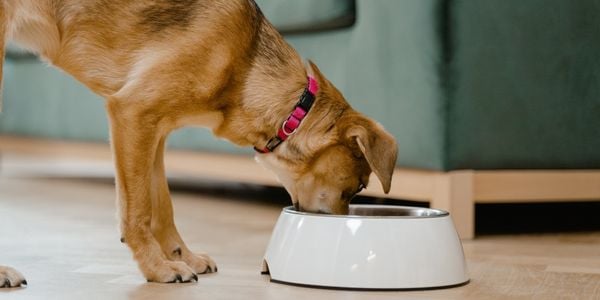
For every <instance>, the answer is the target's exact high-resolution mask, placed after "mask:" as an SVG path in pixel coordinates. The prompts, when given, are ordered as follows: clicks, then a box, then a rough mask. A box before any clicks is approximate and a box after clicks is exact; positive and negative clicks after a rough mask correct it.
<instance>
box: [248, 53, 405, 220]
mask: <svg viewBox="0 0 600 300" xmlns="http://www.w3.org/2000/svg"><path fill="white" fill-rule="evenodd" d="M309 68H310V71H309V72H313V74H314V75H313V76H314V77H315V78H316V79H317V81H318V82H319V85H320V90H319V92H318V94H317V95H316V96H317V97H316V98H317V100H316V101H315V104H314V106H313V108H312V109H311V111H310V112H309V114H308V116H307V118H306V119H305V121H304V122H303V123H302V125H301V126H300V128H299V129H298V131H297V132H296V133H295V134H294V135H292V136H291V137H290V138H289V139H288V140H287V141H285V142H284V143H282V144H281V145H280V146H279V149H277V150H276V151H275V152H276V153H273V154H267V155H259V156H258V161H259V162H263V163H264V164H265V165H266V166H267V167H269V168H270V169H271V170H273V171H274V172H275V173H276V174H277V176H278V178H279V180H280V181H281V183H282V184H283V185H284V187H285V188H286V190H287V191H288V193H289V194H290V195H291V197H292V202H293V203H294V205H295V206H296V207H297V208H298V209H300V210H302V211H309V212H322V213H333V214H346V213H348V206H349V204H350V200H351V199H352V198H353V197H354V195H356V194H357V193H358V192H360V191H361V190H362V189H363V188H365V187H366V186H367V185H368V183H369V176H370V174H371V172H374V173H375V175H376V176H377V178H378V179H379V181H380V182H381V184H382V186H383V190H384V192H385V193H388V192H389V190H390V186H391V181H392V173H393V171H394V166H395V164H396V155H397V146H396V141H395V139H394V137H393V136H392V135H390V134H389V133H387V132H386V131H385V130H384V129H383V127H382V126H381V125H380V124H378V123H376V122H374V121H373V120H371V119H369V118H367V117H365V116H364V115H362V114H360V113H359V112H357V111H355V110H353V109H352V108H351V107H350V106H349V105H348V104H347V102H346V101H345V99H344V98H343V96H342V95H341V93H340V92H339V91H338V90H337V89H336V88H335V87H334V86H333V85H332V84H331V83H330V82H329V81H328V80H327V79H325V78H324V77H323V75H322V74H321V73H320V72H319V70H318V69H317V68H316V66H315V65H313V64H312V63H311V66H310V67H309Z"/></svg>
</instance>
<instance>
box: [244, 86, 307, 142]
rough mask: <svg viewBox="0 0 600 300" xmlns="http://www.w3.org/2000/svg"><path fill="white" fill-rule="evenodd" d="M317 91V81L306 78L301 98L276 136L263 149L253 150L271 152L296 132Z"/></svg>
mask: <svg viewBox="0 0 600 300" xmlns="http://www.w3.org/2000/svg"><path fill="white" fill-rule="evenodd" d="M318 90H319V84H318V83H317V80H315V79H314V78H313V77H311V76H308V85H307V87H306V88H305V89H304V92H303V93H302V96H300V100H299V101H298V103H296V106H295V107H294V111H292V113H291V114H290V115H289V116H288V117H287V119H286V120H285V121H283V124H281V127H280V128H279V130H278V131H277V135H276V136H274V137H272V138H271V139H270V140H269V141H268V142H267V145H266V146H265V147H264V148H262V149H259V148H257V147H254V150H256V152H259V153H269V152H273V150H275V148H277V146H279V144H281V143H282V142H283V141H285V140H287V139H288V137H290V135H292V134H293V133H294V132H296V129H298V127H300V123H302V120H304V118H305V117H306V114H308V111H309V110H310V108H311V107H312V105H313V103H314V102H315V96H316V95H317V91H318Z"/></svg>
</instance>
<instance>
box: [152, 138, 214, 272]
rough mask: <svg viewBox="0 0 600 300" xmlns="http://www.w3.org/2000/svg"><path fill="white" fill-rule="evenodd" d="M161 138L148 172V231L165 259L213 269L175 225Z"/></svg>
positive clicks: (199, 270)
mask: <svg viewBox="0 0 600 300" xmlns="http://www.w3.org/2000/svg"><path fill="white" fill-rule="evenodd" d="M165 140H166V137H162V138H161V139H160V142H159V144H158V148H157V150H156V158H155V162H154V170H153V173H152V187H151V188H152V195H151V196H152V197H151V198H152V233H153V234H154V237H155V238H156V239H157V240H158V242H159V243H160V245H161V247H162V249H163V252H164V253H165V255H166V256H167V257H168V258H169V259H171V260H181V261H184V262H185V263H186V264H187V265H188V266H190V267H191V268H192V269H193V270H194V272H196V273H198V274H204V273H212V272H216V271H217V265H216V264H215V262H214V261H213V260H212V259H211V258H210V257H209V256H208V255H206V254H196V253H193V252H192V251H190V249H189V248H188V247H187V245H186V244H185V243H184V242H183V239H182V238H181V236H180V235H179V232H178V231H177V227H176V226H175V222H174V220H173V205H172V203H171V196H170V194H169V185H168V183H167V178H166V175H165V167H164V161H163V158H164V148H165Z"/></svg>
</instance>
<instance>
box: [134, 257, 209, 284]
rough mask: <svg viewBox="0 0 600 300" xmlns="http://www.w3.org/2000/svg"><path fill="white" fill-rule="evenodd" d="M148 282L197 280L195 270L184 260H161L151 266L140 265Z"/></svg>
mask: <svg viewBox="0 0 600 300" xmlns="http://www.w3.org/2000/svg"><path fill="white" fill-rule="evenodd" d="M142 272H143V273H144V275H145V276H146V279H147V280H148V282H162V283H177V282H191V281H192V280H193V281H198V276H196V272H194V270H193V269H192V268H190V267H189V266H188V265H186V264H185V262H182V261H169V260H163V261H161V262H160V263H159V264H155V265H153V266H152V267H150V266H142Z"/></svg>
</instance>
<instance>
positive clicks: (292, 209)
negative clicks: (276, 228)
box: [282, 204, 450, 219]
mask: <svg viewBox="0 0 600 300" xmlns="http://www.w3.org/2000/svg"><path fill="white" fill-rule="evenodd" d="M350 206H353V207H373V208H388V207H391V208H396V209H407V210H427V211H432V212H433V213H434V214H432V215H425V216H359V215H331V214H320V213H312V212H305V211H297V210H296V208H295V207H294V206H286V207H284V208H283V211H282V213H287V214H294V215H304V216H311V217H319V218H341V219H432V218H443V217H447V216H449V215H450V213H449V212H447V211H445V210H441V209H435V208H427V207H418V206H404V205H384V204H350Z"/></svg>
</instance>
